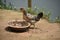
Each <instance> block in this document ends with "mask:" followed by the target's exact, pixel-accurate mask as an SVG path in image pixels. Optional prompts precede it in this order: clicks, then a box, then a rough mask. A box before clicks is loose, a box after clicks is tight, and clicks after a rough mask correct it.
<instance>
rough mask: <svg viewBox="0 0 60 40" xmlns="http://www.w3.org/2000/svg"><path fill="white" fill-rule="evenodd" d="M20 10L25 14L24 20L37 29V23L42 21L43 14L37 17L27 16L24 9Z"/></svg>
mask: <svg viewBox="0 0 60 40" xmlns="http://www.w3.org/2000/svg"><path fill="white" fill-rule="evenodd" d="M20 10H21V11H22V12H23V19H24V20H25V21H27V22H29V23H30V24H31V25H34V27H35V23H36V22H38V21H39V20H40V18H42V17H43V12H40V13H38V15H37V16H34V15H31V14H27V13H26V11H25V10H24V9H23V8H20Z"/></svg>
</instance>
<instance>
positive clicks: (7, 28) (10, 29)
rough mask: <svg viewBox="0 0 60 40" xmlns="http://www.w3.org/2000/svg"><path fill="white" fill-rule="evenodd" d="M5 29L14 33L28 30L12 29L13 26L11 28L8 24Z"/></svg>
mask: <svg viewBox="0 0 60 40" xmlns="http://www.w3.org/2000/svg"><path fill="white" fill-rule="evenodd" d="M5 30H6V31H8V32H14V33H24V32H27V31H29V30H28V29H25V30H14V29H13V28H11V27H9V26H8V27H6V28H5Z"/></svg>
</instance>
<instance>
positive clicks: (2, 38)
mask: <svg viewBox="0 0 60 40" xmlns="http://www.w3.org/2000/svg"><path fill="white" fill-rule="evenodd" d="M14 19H19V20H21V19H22V14H21V13H20V12H16V11H11V10H1V9H0V40H60V24H59V23H49V22H48V21H47V20H45V19H41V20H40V21H39V22H37V23H36V24H35V27H36V28H37V29H30V30H29V31H28V32H23V33H14V32H8V31H6V30H5V28H6V27H7V25H8V24H7V23H8V21H10V20H14Z"/></svg>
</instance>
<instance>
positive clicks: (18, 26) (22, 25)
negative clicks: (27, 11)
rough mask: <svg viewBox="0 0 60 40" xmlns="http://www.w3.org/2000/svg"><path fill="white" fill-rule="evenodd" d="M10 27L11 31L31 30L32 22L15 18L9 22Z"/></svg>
mask: <svg viewBox="0 0 60 40" xmlns="http://www.w3.org/2000/svg"><path fill="white" fill-rule="evenodd" d="M8 27H9V30H11V31H17V32H18V31H20V32H23V31H27V30H29V27H30V23H28V22H26V21H25V20H15V21H10V22H8Z"/></svg>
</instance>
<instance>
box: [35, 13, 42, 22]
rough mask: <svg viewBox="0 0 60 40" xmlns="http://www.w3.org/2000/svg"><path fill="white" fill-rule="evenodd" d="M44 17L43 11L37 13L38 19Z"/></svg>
mask: <svg viewBox="0 0 60 40" xmlns="http://www.w3.org/2000/svg"><path fill="white" fill-rule="evenodd" d="M42 17H43V12H40V13H39V14H38V15H37V17H36V19H35V20H36V21H39V20H40V18H42Z"/></svg>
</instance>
